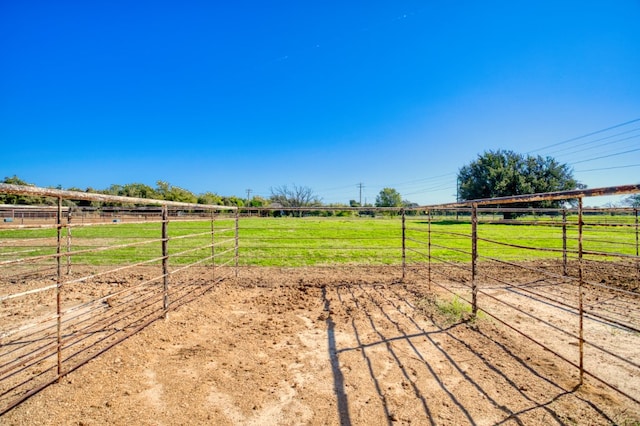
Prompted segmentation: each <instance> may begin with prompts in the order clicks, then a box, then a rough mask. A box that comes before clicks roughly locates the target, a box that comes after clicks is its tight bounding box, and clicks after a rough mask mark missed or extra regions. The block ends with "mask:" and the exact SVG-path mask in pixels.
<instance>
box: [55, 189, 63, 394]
mask: <svg viewBox="0 0 640 426" xmlns="http://www.w3.org/2000/svg"><path fill="white" fill-rule="evenodd" d="M61 243H62V197H58V214H57V215H56V254H57V256H56V263H57V265H56V268H57V273H56V332H57V336H56V341H57V350H56V352H57V358H58V359H57V362H58V370H57V372H58V382H60V379H62V263H61V259H60V256H61V255H62V247H61V245H62V244H61Z"/></svg>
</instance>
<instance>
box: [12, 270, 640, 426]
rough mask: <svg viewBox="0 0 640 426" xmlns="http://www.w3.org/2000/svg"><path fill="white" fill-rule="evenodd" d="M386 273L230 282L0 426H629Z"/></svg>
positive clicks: (627, 411) (544, 362)
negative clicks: (44, 425)
mask: <svg viewBox="0 0 640 426" xmlns="http://www.w3.org/2000/svg"><path fill="white" fill-rule="evenodd" d="M397 275H398V271H397V270H394V271H393V272H392V273H390V272H388V271H387V270H385V269H379V268H373V267H371V268H359V269H339V268H336V269H332V268H318V269H265V268H256V269H248V270H242V271H241V273H240V276H239V278H238V279H232V280H227V281H225V282H223V283H221V284H220V285H218V286H217V287H215V288H213V289H212V290H211V291H209V292H208V293H206V294H205V295H204V296H203V297H202V298H200V299H198V300H196V301H194V302H192V303H190V304H187V305H184V306H182V307H180V308H179V309H178V310H177V311H175V312H171V313H170V316H169V318H168V319H167V320H159V321H157V322H155V323H154V324H152V325H151V326H150V327H148V328H146V329H144V330H143V331H142V332H140V333H138V334H137V335H134V336H133V337H131V338H129V339H128V340H126V341H125V342H123V343H122V344H120V345H118V346H116V347H114V348H112V349H110V350H109V351H107V352H106V353H104V354H102V355H101V356H99V357H98V358H96V359H94V360H93V361H90V362H89V363H88V364H86V365H84V366H83V367H81V368H80V369H78V370H76V371H74V372H72V373H70V374H69V375H67V376H66V377H65V378H64V379H63V380H62V382H61V383H59V384H54V385H51V386H49V387H48V388H46V389H45V390H43V391H42V392H40V393H38V394H36V395H35V396H34V397H32V398H30V399H28V400H27V401H25V402H24V403H22V404H21V405H19V406H18V407H16V408H15V409H13V410H11V411H9V412H8V413H6V414H5V415H4V416H3V417H2V418H0V423H2V424H8V425H22V424H24V425H26V424H29V425H31V424H55V425H69V424H80V425H98V424H141V425H178V424H184V425H186V424H217V425H227V424H229V425H231V424H242V425H273V424H313V425H316V424H318V425H338V424H346V425H348V424H354V425H356V424H358V425H359V424H367V425H378V424H379V425H385V424H387V425H388V424H394V425H395V424H419V425H423V424H446V425H458V424H478V425H489V424H491V425H493V424H505V425H516V424H527V425H529V424H530V425H537V424H568V425H572V424H588V425H598V424H637V423H634V422H636V421H638V420H639V419H640V410H639V407H637V405H636V404H633V403H630V402H629V401H628V400H626V399H624V398H623V397H621V396H619V395H617V394H615V393H613V392H612V391H610V390H607V389H606V388H604V387H602V386H599V385H597V384H596V383H595V382H591V381H587V382H586V383H585V384H584V385H583V386H581V387H577V384H578V373H577V371H576V369H575V368H572V367H571V366H569V365H568V364H567V363H565V362H563V361H562V360H560V359H558V358H557V357H555V356H553V355H552V354H551V353H549V352H546V351H544V350H543V349H541V348H539V347H538V346H536V345H534V344H532V343H531V342H529V341H527V340H525V339H523V338H522V337H519V336H518V335H517V334H514V333H512V332H509V330H508V329H506V328H505V327H503V326H500V325H499V324H497V323H496V322H494V321H491V320H490V319H488V318H485V319H480V320H478V321H476V322H474V323H470V322H464V321H451V320H450V319H449V318H446V317H445V316H444V314H443V313H442V312H441V311H439V310H438V309H436V308H435V305H434V304H433V303H431V302H430V300H431V301H432V300H433V296H432V295H431V294H430V293H429V292H428V291H427V288H426V286H425V284H421V283H416V282H412V280H411V279H408V280H405V282H400V279H399V278H400V277H399V276H397ZM632 379H633V378H632ZM634 380H638V378H637V377H636V378H635V379H634Z"/></svg>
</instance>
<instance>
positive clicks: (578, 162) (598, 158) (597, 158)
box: [570, 148, 640, 165]
mask: <svg viewBox="0 0 640 426" xmlns="http://www.w3.org/2000/svg"><path fill="white" fill-rule="evenodd" d="M636 151H640V148H636V149H630V150H628V151H622V152H616V153H615V154H609V155H602V156H600V157H593V158H589V159H587V160H580V161H575V162H573V163H570V164H571V165H574V164H580V163H587V162H589V161H594V160H600V159H601V158H609V157H615V156H617V155H623V154H628V153H630V152H636Z"/></svg>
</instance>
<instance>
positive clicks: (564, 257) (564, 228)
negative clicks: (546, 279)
mask: <svg viewBox="0 0 640 426" xmlns="http://www.w3.org/2000/svg"><path fill="white" fill-rule="evenodd" d="M562 274H563V275H564V276H565V277H566V276H567V275H568V273H567V209H562Z"/></svg>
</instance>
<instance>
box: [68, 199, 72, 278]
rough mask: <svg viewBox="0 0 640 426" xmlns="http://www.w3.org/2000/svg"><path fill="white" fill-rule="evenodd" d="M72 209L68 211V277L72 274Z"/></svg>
mask: <svg viewBox="0 0 640 426" xmlns="http://www.w3.org/2000/svg"><path fill="white" fill-rule="evenodd" d="M70 253H71V207H69V210H68V211H67V275H69V274H70V273H71V254H70Z"/></svg>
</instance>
